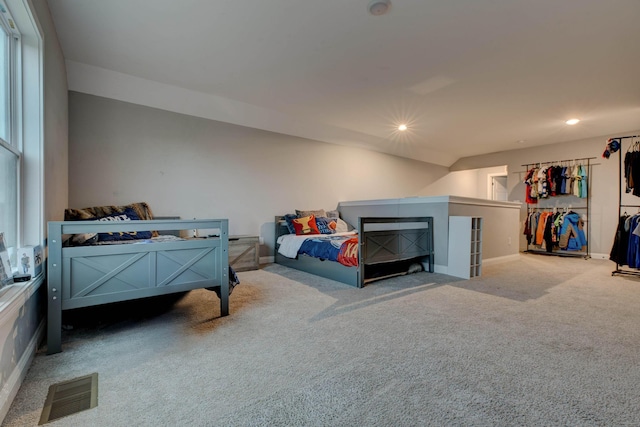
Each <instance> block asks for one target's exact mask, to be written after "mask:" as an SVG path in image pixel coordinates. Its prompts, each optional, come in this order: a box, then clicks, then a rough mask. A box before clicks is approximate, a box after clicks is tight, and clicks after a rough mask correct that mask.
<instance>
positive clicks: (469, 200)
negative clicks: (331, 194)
mask: <svg viewBox="0 0 640 427" xmlns="http://www.w3.org/2000/svg"><path fill="white" fill-rule="evenodd" d="M414 203H421V204H422V203H457V204H460V205H474V206H499V207H503V208H513V209H520V208H521V207H522V203H521V202H502V201H497V200H488V199H476V198H473V197H462V196H416V197H403V198H400V199H378V200H354V201H346V202H339V203H338V207H340V206H369V205H372V204H375V205H399V204H400V205H403V204H405V205H409V204H414Z"/></svg>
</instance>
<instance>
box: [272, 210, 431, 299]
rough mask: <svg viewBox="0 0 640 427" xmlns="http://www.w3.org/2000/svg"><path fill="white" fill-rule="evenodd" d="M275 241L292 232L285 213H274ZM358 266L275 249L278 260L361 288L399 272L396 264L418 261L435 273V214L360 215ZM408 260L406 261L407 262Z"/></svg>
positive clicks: (402, 264)
mask: <svg viewBox="0 0 640 427" xmlns="http://www.w3.org/2000/svg"><path fill="white" fill-rule="evenodd" d="M275 225H276V241H277V239H278V237H279V236H281V235H283V234H289V232H288V230H287V227H286V224H285V223H284V217H282V216H276V217H275ZM358 230H359V233H358V234H359V255H358V257H359V258H358V266H357V267H347V266H344V265H342V264H340V263H338V262H332V261H322V260H319V259H317V258H312V257H309V256H299V257H298V258H297V259H291V258H287V257H285V256H283V255H281V254H280V253H279V252H278V250H277V246H278V245H277V243H276V249H275V261H276V263H278V264H282V265H285V266H287V267H291V268H295V269H298V270H302V271H306V272H308V273H311V274H315V275H318V276H322V277H326V278H329V279H332V280H336V281H339V282H342V283H346V284H348V285H351V286H355V287H359V288H362V287H363V286H365V285H366V284H367V283H370V282H373V281H375V280H381V279H384V278H387V277H391V276H397V275H399V274H405V273H406V269H404V270H403V271H401V272H400V270H398V269H397V268H395V269H394V268H391V267H399V268H401V269H402V268H404V267H406V266H408V265H409V264H410V263H415V262H419V263H420V264H421V265H422V266H423V267H424V270H425V271H429V272H431V273H433V271H434V256H433V217H361V218H359V219H358ZM405 264H406V265H405Z"/></svg>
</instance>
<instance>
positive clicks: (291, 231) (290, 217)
mask: <svg viewBox="0 0 640 427" xmlns="http://www.w3.org/2000/svg"><path fill="white" fill-rule="evenodd" d="M296 218H298V215H296V214H286V215H285V216H284V221H285V222H286V223H287V229H288V230H289V234H296V228H295V227H294V226H293V220H294V219H296Z"/></svg>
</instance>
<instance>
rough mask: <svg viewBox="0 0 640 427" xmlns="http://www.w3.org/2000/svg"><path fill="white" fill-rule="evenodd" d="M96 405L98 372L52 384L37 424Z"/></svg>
mask: <svg viewBox="0 0 640 427" xmlns="http://www.w3.org/2000/svg"><path fill="white" fill-rule="evenodd" d="M96 406H98V373H97V372H96V373H93V374H90V375H86V376H84V377H79V378H75V379H72V380H69V381H64V382H61V383H57V384H53V385H52V386H50V387H49V393H48V394H47V400H46V401H45V402H44V408H42V415H41V416H40V422H39V423H38V425H42V424H46V423H48V422H50V421H53V420H57V419H59V418H62V417H66V416H67V415H72V414H75V413H78V412H81V411H84V410H87V409H91V408H95V407H96Z"/></svg>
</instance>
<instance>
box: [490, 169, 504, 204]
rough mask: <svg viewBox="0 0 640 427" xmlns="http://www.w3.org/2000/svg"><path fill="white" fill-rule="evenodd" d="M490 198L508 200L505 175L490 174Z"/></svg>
mask: <svg viewBox="0 0 640 427" xmlns="http://www.w3.org/2000/svg"><path fill="white" fill-rule="evenodd" d="M488 193H489V195H490V199H491V200H498V201H501V202H506V201H508V200H509V193H508V191H507V175H490V176H489V191H488Z"/></svg>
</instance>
